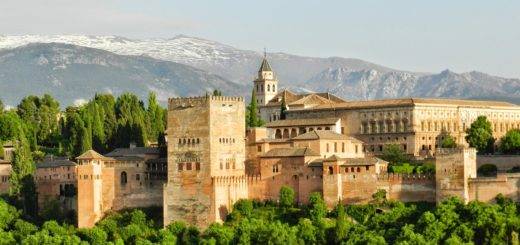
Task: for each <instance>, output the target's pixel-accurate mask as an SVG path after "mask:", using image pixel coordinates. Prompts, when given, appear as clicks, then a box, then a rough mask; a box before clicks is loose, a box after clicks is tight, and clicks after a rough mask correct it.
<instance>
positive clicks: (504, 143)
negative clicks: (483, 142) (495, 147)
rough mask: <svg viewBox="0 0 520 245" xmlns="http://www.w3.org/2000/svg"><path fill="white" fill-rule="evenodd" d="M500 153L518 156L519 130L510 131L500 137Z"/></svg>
mask: <svg viewBox="0 0 520 245" xmlns="http://www.w3.org/2000/svg"><path fill="white" fill-rule="evenodd" d="M500 151H501V152H503V153H508V154H520V129H511V130H509V131H508V132H507V133H506V135H504V137H502V140H501V141H500Z"/></svg>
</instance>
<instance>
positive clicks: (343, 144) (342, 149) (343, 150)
mask: <svg viewBox="0 0 520 245" xmlns="http://www.w3.org/2000/svg"><path fill="white" fill-rule="evenodd" d="M341 152H345V143H341Z"/></svg>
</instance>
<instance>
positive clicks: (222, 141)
mask: <svg viewBox="0 0 520 245" xmlns="http://www.w3.org/2000/svg"><path fill="white" fill-rule="evenodd" d="M218 142H220V143H222V144H230V143H235V138H219V139H218Z"/></svg>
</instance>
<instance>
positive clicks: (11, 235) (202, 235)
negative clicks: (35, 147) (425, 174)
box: [0, 187, 520, 244]
mask: <svg viewBox="0 0 520 245" xmlns="http://www.w3.org/2000/svg"><path fill="white" fill-rule="evenodd" d="M373 197H374V198H373V201H372V202H371V203H369V204H364V205H347V206H343V205H337V206H336V207H335V208H334V209H333V210H331V211H328V210H327V208H326V206H325V203H324V201H323V199H322V197H321V195H320V194H319V193H313V194H312V195H311V197H310V198H309V204H308V205H296V204H294V203H293V200H294V191H293V190H291V189H290V188H287V187H284V188H282V189H281V191H280V196H279V202H277V203H275V202H271V201H265V202H259V201H251V200H239V201H238V202H237V203H235V205H234V208H233V211H232V212H231V213H230V214H229V215H228V217H227V220H226V222H225V223H223V224H218V223H215V224H212V225H210V226H209V227H208V228H207V229H203V230H202V229H199V228H197V227H193V226H189V225H187V224H185V223H183V222H174V223H172V224H170V225H168V226H166V227H165V228H163V227H162V224H161V222H160V220H161V217H160V215H158V214H160V213H161V211H162V210H161V209H160V208H157V209H147V210H139V209H136V210H127V211H123V212H119V213H113V214H110V215H108V216H107V217H106V218H104V219H103V220H101V221H100V222H98V223H97V225H96V226H95V227H93V228H91V229H77V228H75V227H74V226H72V225H70V224H67V223H66V222H57V221H55V220H50V221H42V222H39V223H31V222H28V221H27V220H24V219H23V216H22V215H21V211H19V210H17V209H16V208H14V207H13V206H11V205H9V204H7V203H6V202H5V201H2V200H0V244H518V232H519V231H520V211H519V210H520V209H519V208H520V207H519V205H518V204H517V203H514V202H512V201H511V200H509V199H507V198H505V197H503V196H498V197H497V198H496V204H487V203H479V202H470V203H469V204H464V203H462V202H461V201H460V200H459V199H457V198H451V199H448V200H446V201H444V202H443V203H442V204H440V205H437V206H435V205H433V204H428V203H406V204H405V203H402V202H398V201H388V200H386V199H385V193H384V191H379V192H378V193H376V194H374V196H373Z"/></svg>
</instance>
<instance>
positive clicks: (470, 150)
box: [435, 147, 476, 156]
mask: <svg viewBox="0 0 520 245" xmlns="http://www.w3.org/2000/svg"><path fill="white" fill-rule="evenodd" d="M475 152H476V149H475V148H462V147H458V148H437V149H436V150H435V155H436V156H445V155H452V154H457V153H464V154H472V153H475Z"/></svg>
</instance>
